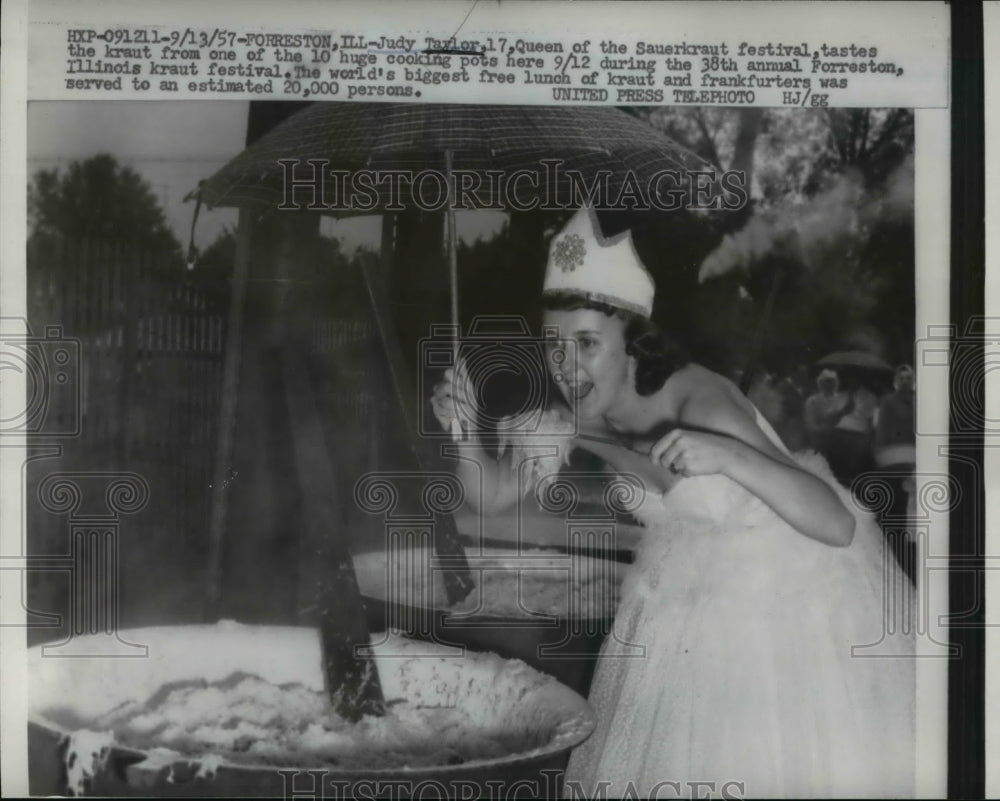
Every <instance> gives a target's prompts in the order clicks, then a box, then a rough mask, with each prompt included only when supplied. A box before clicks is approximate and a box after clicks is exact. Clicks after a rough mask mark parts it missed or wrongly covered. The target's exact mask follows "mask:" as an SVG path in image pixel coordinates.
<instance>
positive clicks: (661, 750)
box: [566, 414, 915, 798]
mask: <svg viewBox="0 0 1000 801" xmlns="http://www.w3.org/2000/svg"><path fill="white" fill-rule="evenodd" d="M758 424H759V425H760V426H761V428H762V429H763V430H764V431H765V432H766V433H767V434H768V436H769V437H770V438H771V439H772V441H774V442H775V444H777V445H778V446H779V447H782V449H783V446H782V445H781V443H780V440H779V439H778V437H777V435H776V434H775V433H774V431H773V429H771V427H770V425H768V424H767V422H766V421H764V420H763V418H762V417H761V416H760V415H759V414H758ZM798 461H799V463H800V464H801V465H802V466H803V467H804V468H806V469H808V470H810V471H812V472H814V473H816V474H818V475H821V476H822V477H823V478H824V479H825V480H827V481H828V482H829V483H830V484H831V485H833V486H834V487H835V488H836V489H837V491H838V493H839V494H840V495H841V496H842V497H843V498H844V501H845V503H846V504H848V507H849V508H851V509H852V510H854V511H855V514H856V516H857V518H858V525H857V529H856V533H855V538H854V541H853V543H852V544H851V545H850V546H849V547H847V548H835V547H831V546H828V545H823V544H821V543H819V542H817V541H815V540H812V539H809V538H807V537H805V536H803V535H802V534H799V533H798V532H796V531H795V530H794V529H792V528H791V527H790V526H789V525H788V524H787V523H785V522H784V521H782V520H781V519H780V518H779V517H778V516H777V515H776V514H774V512H773V511H772V510H771V509H770V507H768V506H767V505H766V504H764V503H763V502H762V501H760V500H759V499H758V498H756V496H753V495H751V494H750V493H748V492H747V491H746V490H744V489H743V488H742V487H741V486H740V485H738V484H736V483H735V482H733V481H731V480H729V479H728V478H726V477H724V476H699V477H692V478H686V479H683V480H681V481H680V482H679V483H678V484H677V485H676V486H675V487H674V488H673V489H671V490H670V491H669V492H668V493H667V494H666V495H665V496H663V497H659V496H647V498H646V499H645V501H644V503H643V507H642V508H641V509H640V512H639V515H638V516H639V517H640V518H641V519H642V521H643V523H644V524H645V525H646V526H647V527H648V528H649V532H648V534H647V535H646V537H645V538H644V541H643V543H642V545H641V546H640V550H639V553H638V554H637V559H636V563H635V565H634V566H633V567H632V569H631V570H630V572H629V573H628V574H627V575H626V577H625V583H624V586H623V590H622V600H621V603H620V606H619V610H618V615H617V619H616V622H615V629H614V633H613V634H612V635H610V636H609V637H608V638H607V640H606V641H605V643H604V647H603V649H602V651H601V659H600V661H599V663H598V666H597V670H596V674H595V678H594V683H593V685H592V688H591V693H590V701H591V704H592V705H593V706H594V708H595V710H596V712H597V715H598V721H599V722H598V727H597V730H596V731H595V732H594V734H593V735H592V736H591V737H590V739H588V740H587V741H586V742H585V743H584V744H583V745H582V746H580V747H579V748H577V749H576V750H575V751H574V752H573V754H572V755H571V758H570V762H569V766H568V769H567V772H566V795H568V796H572V795H573V793H574V792H575V790H574V788H573V787H571V784H570V783H576V784H575V788H576V789H577V790H582V792H583V793H584V794H586V795H587V796H588V797H590V796H594V795H598V794H600V791H601V790H602V786H603V789H604V792H605V794H606V797H608V798H618V797H622V796H632V797H640V798H644V797H658V798H676V797H697V796H698V795H701V796H702V797H714V798H719V797H727V796H728V797H744V798H760V797H782V798H787V797H799V798H801V797H820V796H823V797H857V796H864V797H906V796H912V795H913V793H914V787H913V774H914V767H915V765H914V763H915V750H914V726H915V724H914V706H915V677H914V673H915V665H914V659H913V651H914V641H913V634H912V626H911V625H910V619H911V614H912V603H913V597H912V591H911V588H910V585H909V583H908V581H907V579H906V577H905V576H904V575H903V573H902V571H901V570H899V569H898V568H897V567H896V562H895V560H894V559H893V557H892V554H891V552H890V551H889V550H888V549H886V548H884V547H883V542H884V541H883V537H882V535H881V532H880V531H879V529H878V527H877V525H876V524H875V522H874V520H873V519H872V518H871V517H870V516H869V515H867V514H865V513H863V512H861V511H860V510H857V508H856V507H855V506H854V504H853V502H852V501H851V498H850V494H849V493H848V492H846V491H845V490H843V489H842V488H841V487H840V486H839V485H837V484H836V482H835V480H834V479H833V477H832V475H831V474H830V472H829V469H828V468H827V466H826V463H825V461H823V459H822V458H821V457H818V456H816V455H815V454H810V455H809V456H808V457H805V456H799V457H798ZM637 649H642V653H641V654H640V653H639V651H638V650H637ZM692 782H695V783H697V782H701V783H702V784H701V785H697V784H692ZM706 782H709V783H712V785H711V794H710V795H706V793H709V791H710V788H709V785H707V784H705V783H706ZM727 783H734V784H729V785H728V792H726V785H727Z"/></svg>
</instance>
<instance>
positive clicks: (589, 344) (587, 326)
mask: <svg viewBox="0 0 1000 801" xmlns="http://www.w3.org/2000/svg"><path fill="white" fill-rule="evenodd" d="M544 323H545V325H546V326H554V327H555V328H556V330H557V331H558V337H559V339H560V340H570V341H572V342H573V343H575V346H572V347H571V348H570V349H569V351H568V352H567V349H565V348H563V347H560V346H559V345H558V344H556V345H554V346H553V347H550V348H549V349H548V353H547V357H548V358H547V363H548V368H549V372H550V373H551V374H552V377H553V379H555V382H556V385H557V386H558V387H559V390H560V392H562V394H563V397H564V398H565V399H566V402H567V403H568V404H569V405H570V407H571V408H573V409H575V411H576V413H577V414H578V415H579V417H580V418H581V419H591V418H596V417H601V416H607V415H608V414H609V413H611V412H612V411H613V410H614V409H615V407H616V405H617V404H618V403H619V402H620V401H621V399H622V397H623V396H625V395H626V394H627V393H628V391H629V389H630V388H631V387H632V385H633V381H634V374H633V373H634V371H633V362H634V359H633V358H632V357H631V356H629V355H628V354H627V353H626V352H625V323H624V321H622V320H621V319H620V318H619V317H617V316H615V317H609V316H608V315H606V314H604V313H603V312H599V311H595V310H593V309H574V310H573V311H549V310H546V312H545V314H544ZM573 351H575V354H574V353H573ZM574 355H575V358H574Z"/></svg>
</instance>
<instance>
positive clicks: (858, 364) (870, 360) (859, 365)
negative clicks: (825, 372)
mask: <svg viewBox="0 0 1000 801" xmlns="http://www.w3.org/2000/svg"><path fill="white" fill-rule="evenodd" d="M816 365H817V366H819V367H833V368H838V367H839V368H845V367H846V368H854V369H861V370H874V371H878V372H887V373H891V372H892V367H891V366H890V365H889V364H888V363H887V362H885V361H883V360H882V359H880V358H879V357H878V356H876V355H875V354H874V353H868V352H867V351H863V350H843V351H837V352H836V353H830V354H828V355H827V356H824V357H823V358H822V359H820V360H819V361H818V362H816Z"/></svg>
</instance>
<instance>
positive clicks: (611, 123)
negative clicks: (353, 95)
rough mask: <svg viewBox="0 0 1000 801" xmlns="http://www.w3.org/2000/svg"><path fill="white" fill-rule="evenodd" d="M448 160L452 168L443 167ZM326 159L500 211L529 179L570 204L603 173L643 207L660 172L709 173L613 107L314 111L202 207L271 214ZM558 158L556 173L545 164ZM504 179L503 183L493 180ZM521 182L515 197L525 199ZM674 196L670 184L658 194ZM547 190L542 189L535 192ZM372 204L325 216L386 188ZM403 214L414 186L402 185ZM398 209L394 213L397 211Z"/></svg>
mask: <svg viewBox="0 0 1000 801" xmlns="http://www.w3.org/2000/svg"><path fill="white" fill-rule="evenodd" d="M449 158H450V159H451V163H450V165H449V164H448V159H449ZM310 159H325V160H328V161H329V163H330V167H331V168H333V169H342V170H359V169H369V170H373V171H386V170H414V171H422V170H437V171H439V172H440V173H441V174H446V173H447V172H448V171H449V167H450V170H454V171H455V172H466V173H468V174H472V173H475V174H478V175H480V176H483V177H488V176H489V173H491V172H492V173H493V178H494V179H495V180H491V181H486V182H485V184H484V185H480V186H478V187H475V188H473V187H472V186H466V187H463V192H464V194H465V197H466V198H469V199H472V200H473V203H474V205H476V206H479V207H483V206H491V207H493V208H501V207H502V203H503V201H504V200H505V199H506V197H507V193H506V192H505V187H506V184H505V183H504V180H503V178H504V177H505V176H506V177H508V178H510V177H512V176H514V175H516V174H517V173H518V171H521V170H526V171H528V172H532V173H536V174H537V173H539V171H540V170H541V171H542V172H544V173H545V177H546V178H547V179H548V180H547V181H546V184H547V188H548V191H549V192H550V193H551V194H550V195H549V197H550V199H555V200H558V199H559V198H560V197H561V198H562V199H563V200H564V202H566V201H568V199H569V198H570V197H571V196H570V192H571V190H572V188H573V182H574V180H577V178H574V177H573V175H574V174H576V175H577V176H578V177H579V176H583V177H586V178H592V177H595V176H597V175H598V174H599V173H601V172H602V171H603V172H604V174H605V175H606V176H607V181H608V188H609V190H610V191H614V192H617V191H618V190H619V189H621V187H622V186H623V184H624V183H625V182H626V181H632V180H634V181H636V183H637V188H638V194H639V196H640V201H643V202H645V201H648V197H647V195H646V192H647V189H648V181H649V180H650V179H651V178H653V177H654V176H655V175H657V174H658V173H661V172H662V171H664V170H676V171H680V172H681V174H682V176H683V174H684V171H687V170H697V169H701V170H706V169H711V168H710V165H708V163H707V162H705V161H704V160H702V159H701V158H700V157H698V156H696V155H695V154H694V153H692V152H691V151H689V150H687V149H685V148H683V147H681V146H680V145H679V144H678V143H677V142H675V141H674V140H672V139H671V138H670V137H668V136H666V135H665V134H663V133H662V132H660V131H658V130H657V129H655V128H653V127H652V126H651V125H649V124H648V123H646V122H643V121H642V120H640V119H638V118H636V117H633V116H632V115H630V114H627V113H626V112H624V111H622V110H620V109H617V108H607V107H588V106H566V107H559V106H556V107H552V106H477V105H454V104H418V103H316V104H314V105H312V106H310V107H308V108H305V109H303V110H302V111H300V112H299V113H297V114H295V115H294V116H292V117H290V118H289V119H287V120H286V121H285V122H283V123H282V124H280V125H278V126H276V127H275V128H274V129H273V130H271V131H270V132H268V133H267V134H266V135H265V136H263V137H261V139H260V140H258V141H257V142H255V143H254V144H253V145H252V146H251V147H249V148H247V149H246V150H244V151H243V152H242V153H240V154H239V155H238V156H237V157H236V158H234V159H233V160H232V161H230V162H229V163H228V164H226V165H225V166H224V167H222V169H220V170H219V171H218V172H216V173H215V175H213V176H212V177H211V178H209V179H208V180H207V181H206V182H205V184H204V186H203V187H202V198H203V200H204V202H205V203H207V204H208V205H209V206H242V207H250V208H254V207H255V208H257V209H259V210H267V209H273V208H275V207H276V206H278V205H279V204H280V203H281V202H282V200H283V199H284V178H285V170H286V167H285V166H283V165H282V164H281V163H280V162H281V161H288V160H294V161H298V162H299V163H301V164H303V165H305V164H306V162H308V161H309V160H310ZM549 159H560V160H561V161H562V163H561V164H560V165H559V168H558V170H556V169H555V168H554V165H550V167H549V169H548V170H547V171H546V169H545V165H544V164H543V161H544V160H549ZM500 173H502V175H500ZM516 180H517V181H519V189H520V190H521V191H520V194H521V196H522V197H524V196H526V195H527V194H529V193H530V192H531V188H530V187H527V186H525V182H524V181H523V179H520V178H519V179H516ZM671 188H673V187H672V186H671V184H670V183H669V182H667V183H665V184H664V185H663V186H662V189H663V190H669V189H671ZM544 190H545V187H539V190H538V191H539V193H541V192H543V191H544ZM375 192H376V193H377V197H378V201H377V203H376V204H374V207H370V208H367V209H365V210H363V211H359V210H351V209H348V208H339V209H338V208H329V209H327V210H326V211H325V213H327V214H332V215H336V216H343V215H350V214H359V213H367V214H371V213H378V212H379V211H381V210H384V209H385V207H386V205H388V202H389V199H390V192H391V187H390V186H388V185H386V186H376V187H375ZM403 194H404V197H402V198H400V199H399V200H401V201H402V202H403V204H404V205H405V204H406V203H409V202H412V200H413V196H412V187H407V186H403ZM396 208H397V210H398V208H399V207H398V206H397V207H396Z"/></svg>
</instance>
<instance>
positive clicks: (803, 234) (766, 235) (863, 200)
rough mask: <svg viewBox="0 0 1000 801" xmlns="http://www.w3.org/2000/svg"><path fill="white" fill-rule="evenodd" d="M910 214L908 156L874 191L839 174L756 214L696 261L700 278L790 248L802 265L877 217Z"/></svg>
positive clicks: (851, 175) (910, 160) (852, 174)
mask: <svg viewBox="0 0 1000 801" xmlns="http://www.w3.org/2000/svg"><path fill="white" fill-rule="evenodd" d="M912 213H913V157H912V156H910V157H908V158H907V159H906V160H905V161H904V162H903V163H902V164H901V165H900V166H899V167H897V168H896V169H895V170H894V171H893V172H892V174H891V175H890V176H889V177H888V178H887V179H886V181H885V184H884V187H883V188H882V189H881V190H880V191H879V192H874V193H873V192H872V191H871V190H868V189H865V188H864V187H863V185H862V181H861V176H860V175H859V174H858V172H857V171H853V170H852V171H849V172H846V173H844V174H843V175H841V176H839V177H838V178H837V179H836V180H835V181H834V182H833V184H832V185H831V186H830V187H829V188H828V189H827V190H826V191H824V192H821V193H819V194H818V195H815V196H813V197H811V198H802V197H795V198H791V199H788V200H785V201H783V202H780V203H778V204H776V205H774V206H771V207H769V208H768V209H766V210H764V211H759V212H757V213H756V214H755V215H754V216H753V217H752V218H751V219H750V221H749V222H748V223H747V224H746V225H745V226H744V227H743V228H742V229H741V230H740V231H737V232H736V233H735V234H727V235H726V237H725V238H724V239H723V240H722V242H721V244H720V245H719V246H718V247H717V248H716V249H715V250H713V251H712V252H711V253H710V254H709V255H708V256H707V257H705V260H704V261H703V262H702V263H701V268H700V270H699V272H698V280H699V282H704V281H705V280H707V279H709V278H715V277H718V276H721V275H725V274H726V273H728V272H730V271H732V270H734V269H737V268H740V269H746V268H747V267H748V266H750V265H751V264H753V263H754V262H756V261H758V260H759V259H761V258H763V257H764V256H767V255H770V254H777V253H782V252H784V253H788V252H791V253H792V254H793V255H794V256H795V257H796V258H798V259H799V260H800V261H802V262H803V263H804V264H805V266H806V267H809V268H811V267H813V266H814V265H815V264H816V263H817V258H818V256H819V255H820V254H821V253H823V252H828V251H829V249H830V248H831V247H834V246H836V245H837V243H838V242H840V241H843V240H844V239H846V238H849V237H856V236H857V235H859V234H861V233H863V231H864V229H865V228H867V227H868V226H869V225H870V224H872V223H874V222H876V221H878V220H886V219H892V218H898V217H903V216H909V215H911V214H912Z"/></svg>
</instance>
